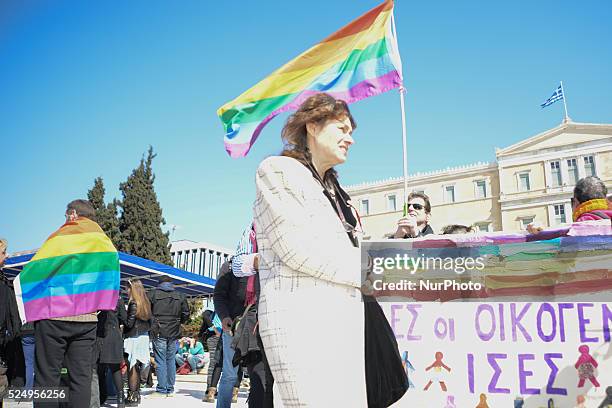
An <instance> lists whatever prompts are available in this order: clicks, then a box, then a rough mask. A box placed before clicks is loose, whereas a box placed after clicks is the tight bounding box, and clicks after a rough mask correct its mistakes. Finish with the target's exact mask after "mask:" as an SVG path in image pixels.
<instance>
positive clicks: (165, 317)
mask: <svg viewBox="0 0 612 408" xmlns="http://www.w3.org/2000/svg"><path fill="white" fill-rule="evenodd" d="M160 281H161V283H160V285H159V286H158V287H157V288H156V289H155V290H153V291H152V292H150V293H149V300H150V301H151V312H152V314H153V327H152V328H151V334H152V339H153V353H154V355H155V364H156V366H157V368H156V373H157V387H156V393H153V394H152V395H151V396H152V397H159V396H167V395H172V394H173V393H174V382H175V380H176V368H175V360H174V356H175V355H176V339H178V338H179V337H180V336H181V323H185V322H186V321H187V319H189V305H188V304H187V300H186V299H185V296H184V295H183V294H182V293H179V292H177V291H176V290H175V289H174V286H173V285H172V279H171V278H170V277H169V276H164V277H162V278H161V279H160ZM162 394H163V395H162Z"/></svg>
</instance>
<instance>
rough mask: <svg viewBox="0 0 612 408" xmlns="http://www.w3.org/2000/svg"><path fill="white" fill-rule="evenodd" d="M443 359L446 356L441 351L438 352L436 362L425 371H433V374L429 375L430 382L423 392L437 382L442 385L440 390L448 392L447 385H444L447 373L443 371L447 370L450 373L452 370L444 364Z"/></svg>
mask: <svg viewBox="0 0 612 408" xmlns="http://www.w3.org/2000/svg"><path fill="white" fill-rule="evenodd" d="M442 357H444V354H442V353H441V352H440V351H437V352H436V361H434V362H433V363H431V365H430V366H429V367H427V368H426V369H425V371H429V370H431V372H430V373H429V382H428V383H427V385H426V386H425V388H423V391H427V390H428V389H429V387H430V386H431V384H433V383H434V382H437V383H440V388H442V391H444V392H446V384H445V383H444V376H445V374H446V373H445V372H444V371H442V369H445V370H446V371H448V372H449V373H450V371H451V369H450V367H449V366H447V365H446V364H444V362H443V361H442Z"/></svg>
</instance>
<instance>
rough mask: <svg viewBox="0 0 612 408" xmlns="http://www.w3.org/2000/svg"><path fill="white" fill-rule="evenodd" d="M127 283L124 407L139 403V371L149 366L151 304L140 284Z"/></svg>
mask: <svg viewBox="0 0 612 408" xmlns="http://www.w3.org/2000/svg"><path fill="white" fill-rule="evenodd" d="M128 282H129V285H130V286H129V288H128V295H129V297H130V300H129V302H128V310H127V319H126V322H125V328H124V334H125V341H124V348H125V352H126V353H127V354H128V361H129V380H128V383H129V391H128V396H127V399H126V406H129V407H133V406H137V405H138V403H140V370H141V367H146V366H147V365H148V364H149V361H150V359H149V330H150V329H151V317H152V313H151V304H150V302H149V299H148V297H147V295H146V293H145V290H144V287H143V286H142V282H140V280H138V279H132V280H130V281H128Z"/></svg>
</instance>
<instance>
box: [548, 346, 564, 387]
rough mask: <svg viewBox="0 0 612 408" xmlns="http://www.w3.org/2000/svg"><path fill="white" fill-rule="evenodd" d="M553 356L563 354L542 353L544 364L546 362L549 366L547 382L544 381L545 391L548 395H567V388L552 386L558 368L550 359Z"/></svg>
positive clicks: (559, 356)
mask: <svg viewBox="0 0 612 408" xmlns="http://www.w3.org/2000/svg"><path fill="white" fill-rule="evenodd" d="M553 358H563V354H561V353H548V354H544V361H546V364H548V366H549V367H550V375H549V376H548V382H547V383H546V393H547V394H549V395H567V389H565V388H555V387H553V385H554V384H555V379H556V378H557V373H559V368H558V367H557V365H556V364H555V363H554V362H553V361H552V359H553Z"/></svg>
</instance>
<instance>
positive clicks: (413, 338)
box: [406, 305, 423, 341]
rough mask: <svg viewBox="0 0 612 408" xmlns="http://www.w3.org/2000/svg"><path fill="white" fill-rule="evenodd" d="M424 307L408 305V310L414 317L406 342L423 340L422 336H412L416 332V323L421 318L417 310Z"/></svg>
mask: <svg viewBox="0 0 612 408" xmlns="http://www.w3.org/2000/svg"><path fill="white" fill-rule="evenodd" d="M421 306H423V305H406V309H408V311H409V312H410V314H411V315H412V321H411V322H410V327H408V334H407V335H406V340H408V341H419V340H421V337H422V336H421V335H415V334H412V331H413V330H414V325H415V323H416V320H417V317H418V316H419V312H418V310H417V309H420V308H421Z"/></svg>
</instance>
